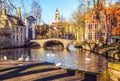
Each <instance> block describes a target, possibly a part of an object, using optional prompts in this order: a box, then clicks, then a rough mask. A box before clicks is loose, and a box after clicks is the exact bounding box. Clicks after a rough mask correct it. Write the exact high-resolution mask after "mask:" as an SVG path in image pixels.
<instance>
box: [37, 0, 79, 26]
mask: <svg viewBox="0 0 120 81" xmlns="http://www.w3.org/2000/svg"><path fill="white" fill-rule="evenodd" d="M39 2H40V4H41V7H42V19H43V21H44V22H45V23H48V24H51V23H52V21H53V20H54V12H55V10H56V9H57V8H58V9H59V11H60V15H63V16H64V17H65V18H66V19H68V18H69V17H70V15H71V13H72V12H73V11H75V10H76V8H77V3H76V0H39Z"/></svg>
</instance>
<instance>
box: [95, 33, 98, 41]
mask: <svg viewBox="0 0 120 81" xmlns="http://www.w3.org/2000/svg"><path fill="white" fill-rule="evenodd" d="M98 37H99V34H98V32H95V40H98Z"/></svg>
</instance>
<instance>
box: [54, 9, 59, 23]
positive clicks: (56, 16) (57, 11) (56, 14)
mask: <svg viewBox="0 0 120 81" xmlns="http://www.w3.org/2000/svg"><path fill="white" fill-rule="evenodd" d="M59 13H60V12H59V10H58V9H56V10H55V17H54V22H60V16H59Z"/></svg>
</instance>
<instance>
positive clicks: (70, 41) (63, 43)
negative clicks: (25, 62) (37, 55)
mask: <svg viewBox="0 0 120 81" xmlns="http://www.w3.org/2000/svg"><path fill="white" fill-rule="evenodd" d="M49 41H58V42H60V43H61V44H62V45H63V47H64V48H67V46H68V45H69V44H70V43H72V42H73V40H68V39H55V38H52V39H39V40H30V42H37V43H39V44H40V46H41V47H44V45H45V44H46V42H49Z"/></svg>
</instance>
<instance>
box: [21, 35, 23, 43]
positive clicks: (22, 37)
mask: <svg viewBox="0 0 120 81" xmlns="http://www.w3.org/2000/svg"><path fill="white" fill-rule="evenodd" d="M22 40H23V37H22V35H21V43H22Z"/></svg>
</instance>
